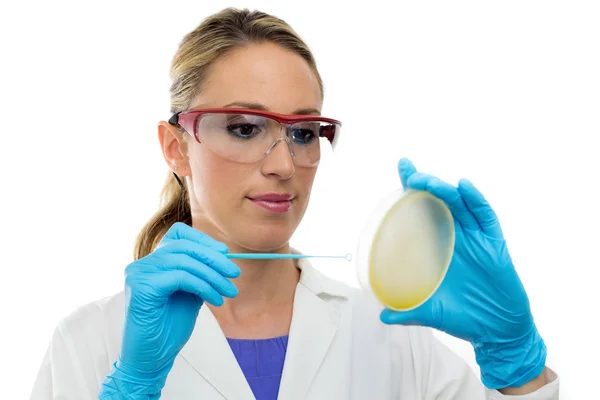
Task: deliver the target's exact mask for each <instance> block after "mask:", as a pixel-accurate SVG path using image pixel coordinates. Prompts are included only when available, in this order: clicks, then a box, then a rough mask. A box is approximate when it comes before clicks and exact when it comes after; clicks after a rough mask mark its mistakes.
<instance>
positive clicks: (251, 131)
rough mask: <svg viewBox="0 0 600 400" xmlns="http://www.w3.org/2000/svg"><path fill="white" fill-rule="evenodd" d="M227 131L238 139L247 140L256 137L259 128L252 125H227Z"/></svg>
mask: <svg viewBox="0 0 600 400" xmlns="http://www.w3.org/2000/svg"><path fill="white" fill-rule="evenodd" d="M227 131H228V132H229V133H230V134H232V135H234V136H236V137H239V138H242V139H249V138H252V137H254V136H256V135H257V134H258V133H259V132H260V128H259V127H258V126H256V125H253V124H247V123H242V124H229V125H227Z"/></svg>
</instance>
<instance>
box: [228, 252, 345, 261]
mask: <svg viewBox="0 0 600 400" xmlns="http://www.w3.org/2000/svg"><path fill="white" fill-rule="evenodd" d="M225 256H226V257H227V258H245V259H249V260H268V259H281V258H313V257H318V258H345V259H346V261H352V254H350V253H348V254H346V255H345V256H313V255H310V256H309V255H306V254H280V253H229V254H225Z"/></svg>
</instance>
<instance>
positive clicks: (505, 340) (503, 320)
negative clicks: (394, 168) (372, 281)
mask: <svg viewBox="0 0 600 400" xmlns="http://www.w3.org/2000/svg"><path fill="white" fill-rule="evenodd" d="M398 169H399V172H400V178H401V181H402V185H403V187H404V188H411V189H415V190H425V191H428V192H429V193H431V194H433V195H434V196H436V197H437V198H439V199H441V200H442V201H444V202H445V203H446V205H447V206H448V208H449V209H450V211H451V212H452V215H453V217H454V225H455V231H456V240H455V246H454V253H453V256H452V261H451V263H450V268H449V270H448V273H447V274H446V277H445V279H444V281H443V282H442V284H441V285H440V287H439V288H438V290H437V291H436V292H435V294H434V295H433V296H432V297H431V298H430V299H429V300H428V301H427V302H425V303H424V304H423V305H421V306H420V307H418V308H416V309H414V310H411V311H407V312H396V311H392V310H389V309H385V310H383V312H382V313H381V320H382V321H383V322H384V323H387V324H403V325H421V326H428V327H431V328H434V329H438V330H440V331H443V332H446V333H448V334H450V335H452V336H454V337H457V338H460V339H463V340H467V341H469V342H470V343H471V344H472V345H473V347H474V350H475V356H476V359H477V363H478V365H479V367H480V369H481V379H482V382H483V384H484V385H485V386H487V387H489V388H492V389H499V388H504V387H515V386H516V387H519V386H522V385H523V384H525V383H527V382H529V381H530V380H532V379H534V378H536V377H537V376H539V375H540V374H541V373H542V372H543V370H544V367H545V363H546V346H545V344H544V341H543V340H542V338H541V337H540V335H539V334H538V331H537V329H536V326H535V323H534V320H533V316H532V314H531V311H530V307H529V300H528V298H527V294H526V293H525V289H524V288H523V285H522V283H521V280H520V279H519V276H518V275H517V272H516V271H515V267H514V265H513V262H512V260H511V257H510V254H509V252H508V248H507V246H506V242H505V240H504V237H503V234H502V229H501V228H500V223H499V222H498V218H497V217H496V214H495V212H494V211H493V210H492V208H491V207H490V205H489V204H488V202H487V201H486V200H485V198H484V197H483V195H482V194H481V193H480V192H479V191H478V190H477V189H476V188H475V186H473V184H472V183H471V182H469V181H468V180H466V179H461V180H460V181H459V183H458V187H454V186H452V185H450V184H448V183H445V182H443V181H441V180H440V179H438V178H436V177H433V176H430V175H427V174H423V173H419V172H417V171H416V169H415V167H414V166H413V164H412V163H411V162H410V161H409V160H407V159H401V160H400V162H399V164H398Z"/></svg>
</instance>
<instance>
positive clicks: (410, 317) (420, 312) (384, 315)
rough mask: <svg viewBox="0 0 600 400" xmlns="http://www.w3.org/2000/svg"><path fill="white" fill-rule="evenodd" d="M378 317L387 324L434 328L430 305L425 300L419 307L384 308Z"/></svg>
mask: <svg viewBox="0 0 600 400" xmlns="http://www.w3.org/2000/svg"><path fill="white" fill-rule="evenodd" d="M379 318H380V319H381V322H383V323H384V324H388V325H416V326H427V327H432V328H435V326H433V325H435V319H434V318H433V315H432V313H431V307H430V306H429V304H428V303H427V302H426V303H425V304H423V305H422V306H420V307H417V308H415V309H414V310H409V311H394V310H391V309H389V308H385V309H384V310H383V311H382V312H381V314H380V316H379Z"/></svg>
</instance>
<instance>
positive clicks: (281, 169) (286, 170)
mask: <svg viewBox="0 0 600 400" xmlns="http://www.w3.org/2000/svg"><path fill="white" fill-rule="evenodd" d="M292 154H293V149H292V146H291V144H290V142H289V139H288V138H287V137H283V138H279V139H277V140H276V141H275V142H273V144H272V145H271V147H270V148H269V150H268V151H267V156H266V157H265V158H264V160H263V163H262V172H263V174H264V175H274V176H277V177H279V178H280V179H289V178H291V177H292V175H294V172H295V167H294V159H293V156H292Z"/></svg>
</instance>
